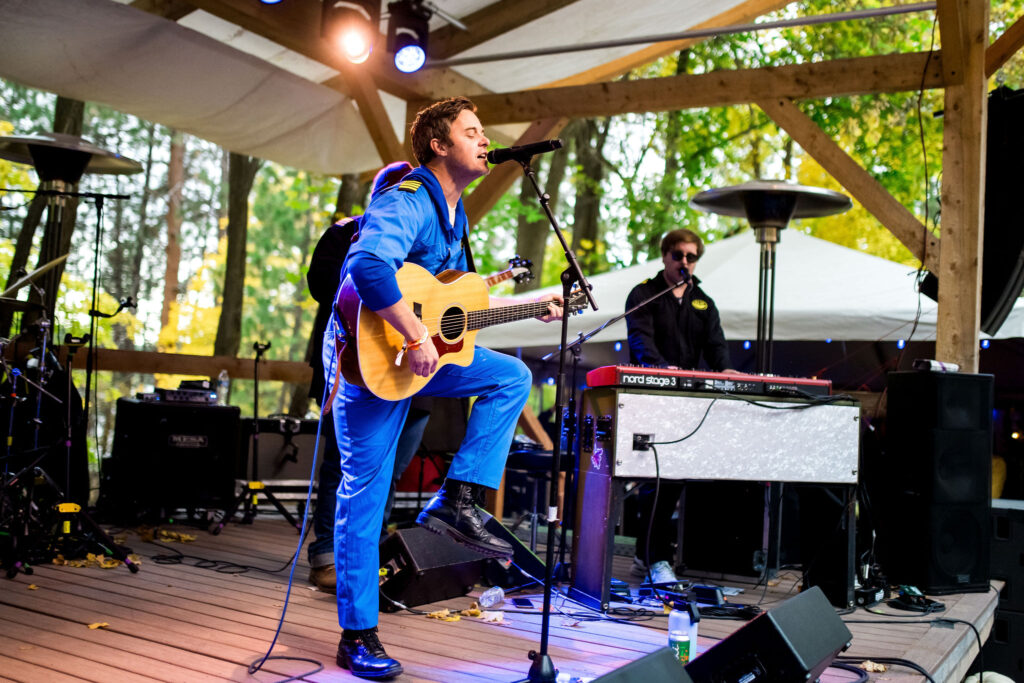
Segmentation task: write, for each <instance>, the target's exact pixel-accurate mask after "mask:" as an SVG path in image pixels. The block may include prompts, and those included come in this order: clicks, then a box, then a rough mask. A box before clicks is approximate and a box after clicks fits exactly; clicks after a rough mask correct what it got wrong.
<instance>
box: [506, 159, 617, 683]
mask: <svg viewBox="0 0 1024 683" xmlns="http://www.w3.org/2000/svg"><path fill="white" fill-rule="evenodd" d="M531 160H532V157H524V158H522V159H516V161H518V162H519V164H520V165H521V166H522V167H523V173H524V174H525V175H526V177H527V178H529V179H530V183H531V184H532V185H533V189H534V191H535V192H536V193H537V198H538V199H539V200H540V205H541V208H542V209H544V213H545V215H546V216H547V218H548V222H549V223H550V224H551V228H552V229H553V230H554V231H555V236H557V237H558V241H559V242H561V244H562V250H563V252H564V253H565V258H566V261H567V262H568V264H569V266H568V268H566V269H565V270H564V271H563V272H562V298H563V300H568V299H569V295H570V294H571V293H572V288H573V285H574V284H578V285H579V287H580V289H581V290H582V291H583V293H584V294H585V295H586V297H587V301H588V302H589V303H590V307H591V308H592V309H593V310H595V311H596V310H597V301H596V300H595V299H594V295H593V294H592V293H591V291H590V284H589V283H588V282H587V279H586V277H585V276H584V275H583V271H582V270H581V269H580V264H579V261H577V260H576V255H575V254H574V253H573V251H572V248H571V247H570V246H569V243H568V242H566V240H565V235H564V234H563V233H562V229H561V228H560V227H559V226H558V221H557V220H556V219H555V216H554V214H553V213H552V212H551V206H550V200H551V197H550V195H548V194H547V193H545V192H544V191H542V190H541V189H540V185H538V184H537V176H536V174H535V173H534V172H533V168H531V167H530V161H531ZM568 336H569V316H568V315H563V316H562V344H561V347H562V349H565V347H566V339H567V338H568ZM555 406H556V408H555V410H556V412H555V414H556V415H558V416H559V419H560V420H564V417H565V412H566V400H565V353H564V352H563V353H561V354H559V359H558V383H557V385H556V389H555ZM563 427H564V425H562V424H560V425H559V434H561V429H562V428H563ZM553 446H554V447H553V449H552V452H551V486H549V487H548V533H547V548H546V551H545V555H544V557H545V559H544V607H543V609H542V611H541V615H542V616H541V627H540V651H539V652H538V651H534V650H531V651H530V652H529V654H528V657H529V659H530V660H532V662H533V663H532V664H531V665H530V671H529V673H528V674H527V677H526V678H525V679H521V680H522V681H524V682H526V683H555V681H556V679H557V678H558V670H557V669H555V665H554V663H553V662H552V661H551V657H550V656H549V655H548V636H549V632H550V628H551V586H552V583H553V572H554V568H555V563H554V559H555V554H554V552H555V544H554V539H555V535H556V531H557V528H556V526H555V525H556V524H558V523H559V520H558V474H559V472H561V457H562V453H561V450H562V449H561V438H559V439H557V440H556V441H555V443H554V444H553Z"/></svg>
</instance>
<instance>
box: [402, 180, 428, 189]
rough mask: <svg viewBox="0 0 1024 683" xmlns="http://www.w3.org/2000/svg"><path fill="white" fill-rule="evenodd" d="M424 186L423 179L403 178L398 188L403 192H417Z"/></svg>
mask: <svg viewBox="0 0 1024 683" xmlns="http://www.w3.org/2000/svg"><path fill="white" fill-rule="evenodd" d="M422 186H423V181H422V180H403V181H402V182H401V183H399V185H398V189H399V190H401V191H402V192H415V191H416V190H418V189H420V187H422Z"/></svg>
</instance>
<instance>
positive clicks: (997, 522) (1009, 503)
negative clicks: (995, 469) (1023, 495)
mask: <svg viewBox="0 0 1024 683" xmlns="http://www.w3.org/2000/svg"><path fill="white" fill-rule="evenodd" d="M991 557H992V578H993V579H999V580H1000V581H1002V582H1003V590H1001V591H1000V592H999V609H1001V610H1012V611H1014V612H1020V613H1022V614H1024V501H1021V500H994V501H992V555H991ZM1021 647H1022V649H1021V652H1024V642H1022V643H1021Z"/></svg>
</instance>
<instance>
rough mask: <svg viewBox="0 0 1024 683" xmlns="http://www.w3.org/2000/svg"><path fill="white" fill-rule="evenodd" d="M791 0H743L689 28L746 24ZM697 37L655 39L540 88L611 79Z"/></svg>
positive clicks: (675, 49)
mask: <svg viewBox="0 0 1024 683" xmlns="http://www.w3.org/2000/svg"><path fill="white" fill-rule="evenodd" d="M790 1H791V0H747V2H744V3H742V4H739V5H737V6H735V7H731V8H730V9H728V10H726V11H725V12H722V13H721V14H719V15H717V16H715V17H712V18H711V19H708V20H707V21H703V22H701V23H699V24H694V25H693V26H691V27H690V28H691V29H694V30H696V29H705V28H718V27H721V26H732V25H735V24H747V23H750V22H751V21H753V20H754V19H756V18H758V17H759V16H761V15H763V14H767V13H768V12H772V11H774V10H777V9H779V8H780V7H785V6H786V5H788V4H789V3H790ZM701 40H703V39H700V38H688V39H686V40H674V41H669V42H665V43H655V44H654V45H648V46H647V47H645V48H643V49H642V50H638V51H637V52H634V53H632V54H628V55H626V56H625V57H620V58H618V59H613V60H612V61H610V62H607V63H605V64H601V65H599V66H595V67H594V68H592V69H588V70H586V71H581V72H580V73H578V74H576V75H574V76H569V77H568V78H563V79H560V80H557V81H552V82H550V83H547V84H545V85H543V86H541V87H542V88H555V87H561V86H566V85H584V84H586V83H598V82H601V81H611V80H614V79H616V78H618V77H619V76H621V75H623V74H625V73H628V72H630V71H632V70H633V69H636V68H638V67H641V66H644V65H645V64H650V63H651V62H653V61H654V60H656V59H660V58H661V57H664V56H665V55H670V54H672V53H674V52H679V51H680V50H682V49H684V48H687V47H690V46H691V45H696V44H697V43H699V42H701Z"/></svg>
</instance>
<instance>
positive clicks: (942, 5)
mask: <svg viewBox="0 0 1024 683" xmlns="http://www.w3.org/2000/svg"><path fill="white" fill-rule="evenodd" d="M935 4H936V10H935V11H936V14H938V16H939V35H940V36H941V37H942V57H943V59H942V71H943V74H944V76H945V78H946V85H952V84H954V83H963V80H964V70H965V69H966V68H967V65H966V63H965V62H964V42H963V41H964V24H963V13H962V12H961V11H960V4H961V2H960V0H936V3H935Z"/></svg>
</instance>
